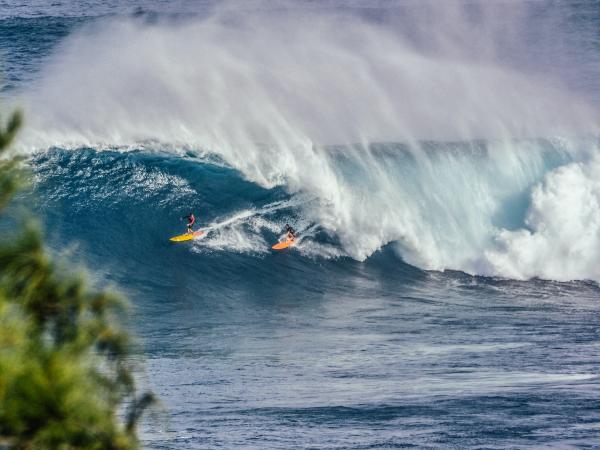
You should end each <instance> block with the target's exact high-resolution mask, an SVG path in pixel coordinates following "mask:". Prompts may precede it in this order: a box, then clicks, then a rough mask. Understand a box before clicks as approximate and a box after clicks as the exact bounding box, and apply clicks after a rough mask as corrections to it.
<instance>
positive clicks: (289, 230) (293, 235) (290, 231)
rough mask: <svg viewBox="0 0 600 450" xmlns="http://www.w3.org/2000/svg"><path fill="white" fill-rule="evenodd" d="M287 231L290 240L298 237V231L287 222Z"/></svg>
mask: <svg viewBox="0 0 600 450" xmlns="http://www.w3.org/2000/svg"><path fill="white" fill-rule="evenodd" d="M285 231H286V233H287V238H288V240H290V241H293V240H294V239H296V231H295V230H294V229H293V228H292V227H290V226H289V224H287V223H286V224H285Z"/></svg>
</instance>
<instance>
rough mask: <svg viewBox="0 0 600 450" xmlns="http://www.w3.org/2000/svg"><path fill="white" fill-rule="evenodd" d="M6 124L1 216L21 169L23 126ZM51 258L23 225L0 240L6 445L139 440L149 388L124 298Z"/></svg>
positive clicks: (0, 384)
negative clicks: (144, 388)
mask: <svg viewBox="0 0 600 450" xmlns="http://www.w3.org/2000/svg"><path fill="white" fill-rule="evenodd" d="M21 121H22V120H21V116H20V114H19V113H15V114H14V115H13V116H12V117H11V119H10V120H9V121H8V123H7V125H6V126H5V127H1V126H0V217H1V218H4V216H6V214H7V213H6V207H7V205H8V204H9V202H10V200H11V199H12V198H13V196H14V194H15V193H16V192H17V191H18V189H19V187H20V186H21V185H22V184H23V181H24V179H25V175H24V173H23V170H22V169H21V168H20V165H21V161H19V160H18V159H17V158H15V157H13V158H9V157H8V156H7V155H6V149H7V147H8V145H9V144H10V142H11V141H12V139H13V138H14V136H15V134H16V133H17V131H18V130H19V128H20V126H21ZM65 272H66V271H65V270H60V268H59V267H57V264H56V263H55V262H53V260H52V258H51V257H50V256H49V254H48V252H47V251H46V249H45V247H44V243H43V240H42V237H41V234H40V232H39V231H38V230H37V228H36V227H35V226H32V225H28V224H25V225H23V226H22V228H21V230H20V231H17V230H15V232H14V236H11V237H10V239H9V238H7V237H4V238H3V239H2V241H0V449H3V448H17V449H75V448H81V449H133V448H137V447H138V440H137V437H136V430H135V425H136V421H137V420H138V418H139V416H140V413H141V411H142V410H143V409H144V408H145V407H146V406H148V405H149V404H150V403H152V401H153V396H152V394H149V393H147V394H143V395H141V396H137V395H136V393H135V386H134V380H133V377H132V373H131V367H129V365H128V363H127V361H128V359H127V357H128V353H129V351H130V342H129V337H128V335H127V333H125V332H124V331H123V330H122V329H120V328H118V327H117V326H116V325H115V321H114V317H115V316H116V315H118V314H120V313H121V312H122V308H123V303H122V301H121V300H120V299H119V298H118V297H116V296H115V295H113V294H111V293H109V292H94V291H92V290H90V289H88V288H87V287H86V284H85V281H84V280H83V278H82V277H80V276H74V275H70V274H66V273H65Z"/></svg>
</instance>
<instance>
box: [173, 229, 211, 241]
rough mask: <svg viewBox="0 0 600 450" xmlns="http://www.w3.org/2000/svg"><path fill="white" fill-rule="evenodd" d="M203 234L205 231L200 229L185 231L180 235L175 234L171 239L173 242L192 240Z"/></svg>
mask: <svg viewBox="0 0 600 450" xmlns="http://www.w3.org/2000/svg"><path fill="white" fill-rule="evenodd" d="M203 234H204V231H200V230H198V231H194V232H192V233H185V234H180V235H179V236H173V237H172V238H170V239H169V240H170V241H172V242H184V241H191V240H192V239H196V238H197V237H200V236H202V235H203Z"/></svg>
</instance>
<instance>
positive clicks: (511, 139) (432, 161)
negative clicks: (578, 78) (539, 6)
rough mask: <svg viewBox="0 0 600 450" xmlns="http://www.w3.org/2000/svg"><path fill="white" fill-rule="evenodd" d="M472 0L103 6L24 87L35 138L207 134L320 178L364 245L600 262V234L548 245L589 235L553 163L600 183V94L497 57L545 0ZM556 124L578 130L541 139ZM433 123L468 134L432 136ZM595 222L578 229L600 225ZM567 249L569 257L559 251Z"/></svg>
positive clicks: (30, 146) (234, 162)
mask: <svg viewBox="0 0 600 450" xmlns="http://www.w3.org/2000/svg"><path fill="white" fill-rule="evenodd" d="M468 3H469V2H467V3H464V2H443V3H442V2H432V3H430V2H423V3H409V5H411V6H410V7H409V8H408V9H407V8H404V9H403V10H402V14H400V16H401V19H400V22H399V25H398V26H397V27H394V26H390V25H389V24H387V25H383V24H380V23H378V22H377V21H369V20H365V19H363V18H361V17H360V16H359V15H357V14H347V13H339V12H335V11H334V12H328V11H320V10H313V9H303V8H291V9H290V8H287V9H286V8H279V9H273V8H268V7H267V5H268V4H267V3H261V2H259V3H256V4H254V9H252V10H248V9H244V10H243V11H240V9H239V7H240V3H226V4H225V5H226V6H225V7H223V8H222V9H217V10H216V12H214V13H213V14H211V15H210V16H208V17H191V18H189V19H188V20H186V21H184V22H181V21H179V22H176V23H175V22H170V21H158V22H157V23H154V24H148V23H144V22H143V21H140V20H133V19H114V20H109V21H106V20H104V21H100V22H97V23H95V24H94V25H92V26H87V27H84V28H82V29H81V30H80V31H79V32H78V33H76V34H74V35H73V36H71V37H70V38H69V39H67V40H66V41H65V42H64V44H63V45H61V46H60V48H59V49H58V50H57V52H56V54H55V55H54V57H53V58H52V59H51V62H50V63H49V64H48V65H47V66H46V67H45V68H44V70H43V73H42V76H41V79H40V82H39V83H38V84H37V85H36V86H35V87H31V88H30V89H28V90H27V91H26V92H24V93H23V96H22V101H23V102H24V103H25V105H26V107H27V117H28V118H29V119H28V120H29V127H28V130H27V132H26V133H25V134H24V136H23V137H22V139H21V141H20V143H19V146H20V148H22V149H23V150H36V149H44V148H47V147H49V146H60V147H81V146H91V147H103V146H109V147H118V146H135V145H136V143H139V142H147V141H157V142H162V143H166V144H168V145H169V147H170V148H178V147H180V148H190V147H191V148H197V149H199V150H201V151H207V152H211V153H214V154H217V155H218V156H219V157H220V158H222V159H223V160H224V161H225V162H226V163H228V164H229V165H231V166H232V167H234V168H236V169H238V170H239V171H240V172H241V173H243V174H244V176H245V177H246V178H247V179H249V180H252V181H254V182H257V183H259V184H261V185H262V186H265V187H272V186H275V185H285V186H286V188H287V189H288V190H289V191H290V192H291V193H296V192H298V191H303V192H306V193H308V195H310V196H312V197H315V198H318V199H319V201H318V202H315V203H311V204H309V205H305V206H303V207H302V208H303V209H304V213H305V215H306V216H307V217H309V218H310V219H311V220H312V221H313V222H315V223H318V224H320V226H322V227H323V228H324V229H325V230H327V231H328V232H330V233H332V234H333V233H335V234H336V235H337V236H338V237H339V241H340V243H341V246H342V248H343V251H344V253H345V254H347V255H349V256H351V257H353V258H356V259H358V260H364V259H365V258H367V257H368V256H370V255H371V254H372V253H373V252H375V251H377V250H378V249H380V248H381V247H382V246H383V245H386V244H388V243H390V242H396V246H397V249H398V251H399V252H400V254H401V256H402V257H403V258H404V259H405V260H407V261H408V262H410V263H412V264H415V265H417V266H419V267H423V268H426V269H445V268H452V269H461V270H465V271H468V272H471V273H484V274H490V275H505V276H513V277H532V276H542V277H551V278H558V279H568V278H571V277H573V278H580V277H593V278H594V279H598V274H597V273H595V272H594V271H593V270H591V269H589V268H588V265H589V264H592V263H593V262H594V261H598V262H600V256H598V255H600V252H594V251H591V252H592V253H590V255H588V256H586V261H587V263H586V264H584V265H583V266H580V265H577V264H576V263H575V262H573V261H572V259H573V258H575V256H573V255H572V254H569V253H568V252H567V253H564V252H563V253H562V254H560V255H557V254H555V253H552V252H551V251H550V250H548V249H549V248H550V247H551V244H550V242H551V240H553V239H563V240H564V242H562V247H561V248H567V247H569V246H571V245H572V244H574V243H578V242H579V240H580V238H579V237H578V236H576V232H575V233H571V232H568V231H567V230H566V229H564V228H561V227H560V226H558V227H553V226H552V225H551V223H553V221H555V220H560V217H559V216H558V215H557V214H553V213H552V212H551V211H552V208H551V207H550V206H549V204H548V203H552V200H548V198H550V199H553V198H556V199H559V200H560V201H563V200H562V197H561V196H553V194H552V192H554V191H553V190H552V189H550V187H551V186H553V183H558V185H560V186H559V187H556V189H557V190H558V191H559V192H560V193H563V192H564V191H565V189H566V188H563V187H562V185H563V184H564V183H566V181H564V180H563V178H564V177H563V176H561V175H560V174H561V173H562V172H560V169H557V170H558V172H556V174H555V173H550V174H548V175H546V173H547V172H548V171H549V170H553V169H554V168H555V167H556V166H557V165H558V166H560V165H564V164H575V166H568V168H567V169H565V170H567V171H568V172H569V173H571V172H573V173H572V174H571V178H570V179H571V180H572V181H571V182H572V183H573V184H574V185H576V186H579V185H581V187H582V189H583V191H582V192H587V191H586V189H588V188H587V187H586V186H587V185H588V184H589V183H590V181H589V180H590V176H591V175H590V174H593V173H595V172H594V170H595V169H593V167H595V166H591V167H590V168H589V169H585V168H584V166H585V164H587V163H586V161H595V159H594V157H593V155H594V154H595V153H597V152H598V150H597V148H596V145H595V143H594V142H593V140H592V141H585V140H579V139H578V138H577V137H578V136H582V135H590V134H594V133H597V131H598V128H597V124H598V119H599V115H598V111H597V110H596V109H595V108H594V107H592V106H590V105H589V104H588V103H587V102H586V101H585V100H584V99H582V98H580V96H579V95H576V94H574V93H572V92H569V91H568V90H567V89H565V88H563V87H561V85H560V83H559V82H557V80H556V79H554V78H552V77H546V76H544V74H543V73H541V72H535V71H533V72H532V71H531V70H528V71H520V70H518V68H516V67H514V65H512V64H508V63H507V64H504V63H500V62H499V60H498V58H496V54H495V53H496V49H497V46H498V42H497V41H498V40H499V38H500V37H502V39H509V38H510V40H511V42H518V37H519V36H518V32H517V31H516V30H519V29H520V25H522V24H520V23H518V21H519V20H521V19H520V16H521V14H520V12H521V10H522V8H524V7H526V5H525V6H521V7H517V6H516V4H515V3H514V2H513V3H510V4H511V5H512V7H513V8H512V9H511V10H510V11H509V10H504V9H502V8H498V7H494V6H484V5H485V3H483V2H482V3H481V4H478V3H477V4H476V5H477V11H478V15H477V17H478V18H477V19H476V20H475V19H473V18H472V17H471V16H470V15H469V11H468V10H467V9H465V5H466V4H468ZM232 5H233V6H232ZM257 5H264V6H265V7H264V8H260V7H257ZM279 5H282V4H279ZM283 5H288V6H289V5H290V4H288V3H283ZM492 13H493V14H492ZM494 14H496V15H494ZM495 17H498V18H497V19H496V18H495ZM507 36H508V37H507ZM556 136H564V137H566V139H550V140H547V141H544V143H540V142H539V141H537V140H535V139H531V138H540V137H542V138H550V137H556ZM478 139H483V140H485V142H486V144H485V145H479V144H477V142H478V141H477V140H478ZM423 140H425V141H428V142H430V141H438V142H446V143H448V142H462V143H463V145H462V147H460V149H459V150H457V149H456V148H455V146H453V145H451V144H444V145H438V146H437V147H435V148H430V149H429V150H428V148H427V145H424V144H422V141H423ZM372 142H400V143H405V144H406V145H404V146H387V147H386V149H385V150H383V151H376V150H374V149H373V148H372V147H370V146H369V144H370V143H372ZM328 144H336V148H335V149H332V147H331V146H328ZM556 161H558V163H556ZM577 164H579V166H578V165H577ZM581 164H583V165H584V166H581ZM572 167H581V169H580V171H579V172H577V170H576V169H573V168H572ZM544 176H546V178H545V179H544ZM542 180H544V181H542ZM539 183H543V184H539ZM578 183H579V184H578ZM536 185H537V186H538V187H537V188H535V189H534V190H533V194H532V195H533V196H530V195H529V192H530V191H531V189H532V187H533V186H536ZM592 191H593V188H592ZM578 192H579V191H578ZM577 195H579V194H577ZM579 198H581V199H587V200H589V199H590V198H591V199H593V198H595V197H594V194H592V195H591V197H589V196H588V197H586V196H585V195H584V193H581V195H579V197H577V199H579ZM564 201H568V199H565V200H564ZM519 202H520V203H521V204H522V203H525V206H523V207H522V209H523V211H521V210H520V209H519V208H516V207H515V205H517V204H519ZM528 202H530V203H531V209H530V210H529V212H528V213H527V214H526V212H525V210H526V208H527V203H528ZM514 208H516V210H515V211H512V210H511V209H514ZM546 208H548V209H546ZM593 208H595V206H592V212H589V211H585V210H574V211H573V213H574V214H575V217H574V218H573V220H575V221H584V220H587V219H588V218H589V217H592V216H593V211H595V210H594V209H593ZM524 217H527V218H528V219H527V221H528V224H525V223H524ZM593 217H595V216H593ZM546 222H550V223H546ZM579 225H580V226H579V228H577V227H575V226H572V227H570V229H571V230H579V231H581V232H588V231H590V230H588V229H587V228H586V226H584V225H583V222H580V224H579ZM527 226H529V227H530V228H532V229H529V230H527V229H526V228H523V227H527ZM594 229H595V228H594V227H591V231H590V232H591V233H592V234H593V230H594ZM548 230H551V231H548ZM552 230H553V231H552ZM527 233H529V234H527ZM539 241H544V242H542V243H539ZM257 245H258V244H257ZM524 248H529V249H530V251H529V253H527V251H526V250H525V249H524ZM557 257H563V258H566V261H565V262H564V263H563V266H562V267H563V268H562V269H556V268H555V265H554V263H550V262H548V261H547V260H548V258H557ZM524 258H525V259H527V258H528V259H527V261H528V262H527V264H526V265H527V267H528V268H525V267H524V263H523V259H524Z"/></svg>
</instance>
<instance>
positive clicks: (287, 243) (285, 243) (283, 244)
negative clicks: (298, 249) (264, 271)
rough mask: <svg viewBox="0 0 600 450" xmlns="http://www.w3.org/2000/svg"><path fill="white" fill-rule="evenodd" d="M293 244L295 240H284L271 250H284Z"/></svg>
mask: <svg viewBox="0 0 600 450" xmlns="http://www.w3.org/2000/svg"><path fill="white" fill-rule="evenodd" d="M295 242H296V239H286V240H285V241H283V242H278V243H277V244H275V245H274V246H273V247H271V248H272V249H273V250H283V249H284V248H288V247H291V246H292V245H294V243H295Z"/></svg>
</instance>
